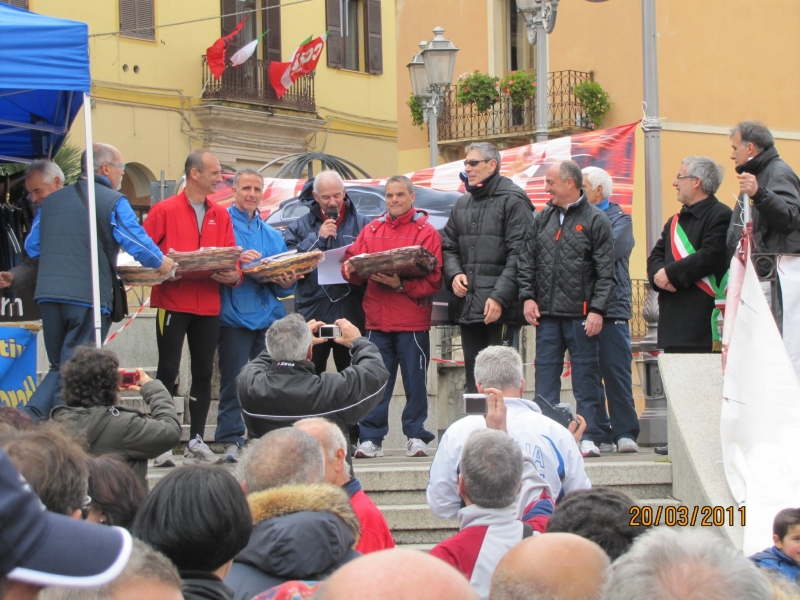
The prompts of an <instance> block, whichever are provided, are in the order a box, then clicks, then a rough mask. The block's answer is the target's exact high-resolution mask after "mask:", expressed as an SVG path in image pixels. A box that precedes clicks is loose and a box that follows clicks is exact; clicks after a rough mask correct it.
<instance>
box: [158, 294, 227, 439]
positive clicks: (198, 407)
mask: <svg viewBox="0 0 800 600" xmlns="http://www.w3.org/2000/svg"><path fill="white" fill-rule="evenodd" d="M218 337H219V317H203V316H200V315H193V314H191V313H181V312H173V311H170V310H164V309H163V308H159V309H158V315H157V318H156V344H157V345H158V371H157V372H156V379H158V380H159V381H160V382H161V383H163V384H164V387H166V388H167V389H168V390H169V392H170V393H171V394H172V395H173V396H174V395H175V380H176V379H177V378H178V372H179V371H180V365H181V352H182V350H183V340H184V338H186V340H187V341H188V342H189V356H190V358H191V370H192V387H191V389H190V390H189V417H190V419H191V426H190V428H189V439H194V438H195V437H196V436H198V435H199V436H200V438H201V439H202V438H203V433H204V431H205V428H206V418H208V408H209V406H211V376H212V374H213V372H214V352H215V350H216V349H217V339H218Z"/></svg>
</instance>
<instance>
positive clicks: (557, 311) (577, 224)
mask: <svg viewBox="0 0 800 600" xmlns="http://www.w3.org/2000/svg"><path fill="white" fill-rule="evenodd" d="M582 184H583V173H581V169H580V167H579V166H578V164H577V163H575V162H574V161H571V160H567V161H564V162H560V163H555V164H553V165H551V166H550V167H549V168H548V169H547V174H546V175H545V191H546V192H547V193H548V194H550V196H551V199H550V201H549V202H548V203H547V208H545V209H544V210H543V211H542V214H541V215H540V216H539V218H538V219H536V220H535V221H534V222H533V226H532V227H531V230H530V232H529V234H528V237H527V238H526V240H525V245H524V248H523V249H522V251H521V252H520V257H519V289H520V298H521V299H522V300H523V302H524V310H525V319H526V320H527V321H528V323H529V324H530V325H532V326H534V327H536V386H535V387H536V390H535V392H534V393H535V394H536V396H537V397H539V396H541V397H542V398H544V400H545V401H547V402H549V403H550V404H557V403H558V402H560V397H561V374H562V373H563V371H564V353H565V352H566V351H567V350H569V357H570V364H571V365H572V391H573V394H574V395H575V402H576V403H577V406H578V414H579V415H581V416H583V418H584V419H585V420H586V430H585V431H584V433H583V439H582V440H581V444H580V446H581V454H583V456H594V457H596V456H600V449H599V448H598V447H597V444H603V443H606V444H610V443H612V439H611V430H610V427H608V425H607V424H606V423H601V422H600V418H602V416H603V415H604V414H605V407H604V404H605V399H604V398H603V397H602V389H603V387H602V379H601V375H600V340H599V337H598V334H599V333H600V331H601V330H602V329H603V318H604V317H605V316H606V314H607V313H608V307H609V306H610V305H611V300H612V296H613V292H614V286H615V282H616V277H615V275H614V237H613V234H612V230H611V224H610V223H609V220H608V218H607V217H606V215H605V214H604V213H603V211H602V210H600V209H599V208H597V207H596V206H593V205H592V204H590V203H589V201H588V200H587V199H586V194H585V193H584V192H583V190H582V189H581V185H582Z"/></svg>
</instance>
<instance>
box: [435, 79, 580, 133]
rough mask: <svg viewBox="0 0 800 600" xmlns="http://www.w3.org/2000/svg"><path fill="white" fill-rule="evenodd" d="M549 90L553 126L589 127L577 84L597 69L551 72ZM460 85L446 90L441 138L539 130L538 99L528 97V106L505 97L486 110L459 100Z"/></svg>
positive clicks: (560, 127)
mask: <svg viewBox="0 0 800 600" xmlns="http://www.w3.org/2000/svg"><path fill="white" fill-rule="evenodd" d="M547 77H548V87H547V93H548V96H549V97H550V102H549V107H548V108H549V111H550V123H549V124H548V128H549V129H566V130H569V129H589V128H590V127H589V119H588V117H587V115H586V111H584V110H583V107H582V106H581V105H580V103H579V102H578V100H576V98H575V95H574V94H573V92H572V90H573V88H574V87H575V86H576V85H578V84H579V83H581V82H583V81H587V80H589V81H592V80H593V78H594V74H593V73H585V72H583V71H555V72H553V73H548V74H547ZM456 88H457V86H456V85H449V86H447V89H446V90H445V94H444V102H443V105H442V113H441V115H439V118H438V121H437V124H438V127H437V130H438V134H439V140H440V141H449V140H467V139H473V138H487V137H488V138H492V137H494V138H498V137H506V136H511V135H519V136H531V135H533V134H534V132H535V131H536V99H535V97H532V98H528V100H527V101H526V102H525V105H524V106H512V105H511V101H510V100H509V99H507V98H504V97H503V98H501V99H500V100H499V101H498V102H495V104H494V105H493V106H492V108H490V109H489V110H488V111H486V112H484V113H479V112H478V110H477V109H476V108H475V106H474V105H468V106H464V105H462V104H459V103H458V102H457V101H456Z"/></svg>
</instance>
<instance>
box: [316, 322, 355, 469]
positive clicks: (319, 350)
mask: <svg viewBox="0 0 800 600" xmlns="http://www.w3.org/2000/svg"><path fill="white" fill-rule="evenodd" d="M362 331H363V329H362ZM331 351H333V362H334V364H336V371H337V372H339V373H341V372H342V371H344V370H345V369H346V368H347V367H349V366H350V348H348V347H347V346H342V345H341V344H337V343H336V342H334V341H333V340H330V341H328V342H325V343H324V344H317V345H315V346H314V347H313V348H312V349H311V362H313V363H314V371H315V372H316V374H317V375H319V374H321V373H324V372H325V370H326V369H327V368H328V357H329V356H330V354H331ZM348 434H349V438H350V439H349V442H350V443H351V444H354V445H358V435H359V429H358V425H353V426H352V427H350V428H349V431H348ZM347 456H348V459H349V457H350V453H349V452H348V454H347Z"/></svg>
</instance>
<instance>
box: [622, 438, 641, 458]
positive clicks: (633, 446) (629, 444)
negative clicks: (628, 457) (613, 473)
mask: <svg viewBox="0 0 800 600" xmlns="http://www.w3.org/2000/svg"><path fill="white" fill-rule="evenodd" d="M638 451H639V444H637V443H636V442H634V441H633V440H632V439H631V438H626V437H623V438H619V439H618V440H617V452H621V453H623V454H627V453H633V452H638Z"/></svg>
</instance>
